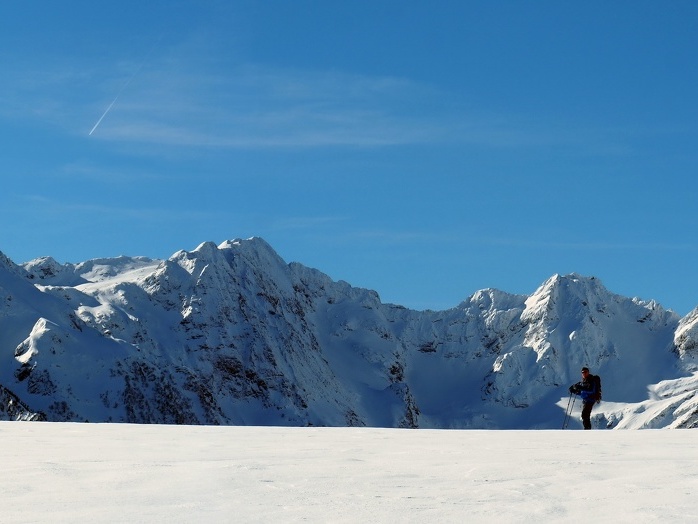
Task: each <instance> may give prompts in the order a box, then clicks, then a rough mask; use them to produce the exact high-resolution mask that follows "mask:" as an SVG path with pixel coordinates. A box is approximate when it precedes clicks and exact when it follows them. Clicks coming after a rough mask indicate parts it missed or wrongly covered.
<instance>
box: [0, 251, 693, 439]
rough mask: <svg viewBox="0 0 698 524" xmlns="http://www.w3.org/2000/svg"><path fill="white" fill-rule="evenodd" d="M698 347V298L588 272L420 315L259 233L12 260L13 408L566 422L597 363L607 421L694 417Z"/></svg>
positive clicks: (8, 292) (86, 416) (452, 424)
mask: <svg viewBox="0 0 698 524" xmlns="http://www.w3.org/2000/svg"><path fill="white" fill-rule="evenodd" d="M696 355H698V310H696V311H693V312H692V313H691V314H689V315H688V316H686V317H684V318H680V317H679V316H678V315H677V314H675V313H674V312H672V311H668V310H665V309H663V308H662V307H661V306H660V305H659V304H657V303H655V302H653V301H650V302H645V301H641V300H638V299H629V298H625V297H622V296H619V295H616V294H613V293H611V292H609V291H608V290H607V289H605V288H604V287H603V285H602V284H601V282H600V281H599V280H598V279H596V278H593V277H582V276H579V275H574V274H572V275H567V276H560V275H554V276H553V277H551V278H550V279H549V280H548V281H546V282H545V283H543V284H542V285H541V287H540V288H539V289H538V290H536V291H535V293H533V294H532V295H530V296H524V295H512V294H508V293H505V292H502V291H498V290H494V289H486V290H483V291H479V292H477V293H475V294H474V295H473V296H471V297H469V298H468V299H467V300H465V301H464V302H463V303H461V304H459V305H458V306H457V307H454V308H452V309H449V310H446V311H413V310H409V309H406V308H403V307H400V306H397V305H393V304H383V303H381V301H380V298H379V296H378V294H377V293H376V292H375V291H370V290H366V289H360V288H355V287H352V286H350V285H349V284H347V283H346V282H342V281H340V282H335V281H332V280H331V279H330V278H329V277H328V276H327V275H325V274H323V273H321V272H320V271H317V270H314V269H310V268H307V267H305V266H303V265H301V264H297V263H291V264H287V263H286V262H284V261H283V260H282V259H281V258H280V257H279V256H278V255H277V254H276V253H275V252H274V250H273V249H272V248H271V247H270V246H269V245H268V244H267V243H266V242H264V241H263V240H261V239H259V238H253V239H249V240H233V241H227V242H224V243H223V244H221V245H219V246H216V245H214V244H212V243H204V244H201V245H200V246H199V247H198V248H197V249H195V250H194V251H191V252H187V251H179V252H177V253H175V254H174V255H173V256H172V257H171V258H170V259H168V260H152V259H148V258H144V257H118V258H113V259H101V260H90V261H87V262H83V263H81V264H58V263H57V262H56V261H55V260H53V259H51V258H41V259H37V260H33V261H31V262H28V263H26V264H24V265H22V266H19V265H16V264H15V263H14V262H12V261H11V260H9V259H8V258H7V257H5V256H3V255H1V254H0V418H3V419H8V420H20V419H21V420H48V421H89V422H131V423H159V424H235V425H285V426H307V425H316V426H378V427H406V428H418V427H419V428H493V429H499V428H501V429H504V428H507V429H508V428H526V429H528V428H531V429H533V428H559V427H560V424H561V422H562V419H563V415H564V407H565V406H566V405H567V400H568V391H567V388H568V387H569V385H570V384H572V383H574V382H577V381H578V380H579V379H580V377H579V371H580V369H581V367H582V366H588V367H589V368H590V369H591V370H592V373H598V374H600V375H601V376H602V377H603V381H604V382H603V384H604V402H602V403H601V404H600V405H599V406H597V407H596V408H595V409H594V412H593V419H592V421H593V424H594V425H595V427H597V428H606V427H610V428H628V429H632V428H645V427H647V428H652V427H695V426H698V398H696V397H695V394H696V391H698V378H697V377H696V375H695V374H694V370H696V369H697V366H696V363H697V360H696ZM577 418H578V417H577ZM575 422H576V419H575V421H574V422H573V424H571V426H572V427H573V426H574V423H575Z"/></svg>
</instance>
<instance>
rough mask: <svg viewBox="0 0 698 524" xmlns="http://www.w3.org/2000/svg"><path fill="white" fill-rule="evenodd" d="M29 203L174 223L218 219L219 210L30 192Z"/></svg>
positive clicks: (57, 210) (49, 211) (62, 212)
mask: <svg viewBox="0 0 698 524" xmlns="http://www.w3.org/2000/svg"><path fill="white" fill-rule="evenodd" d="M25 201H26V202H27V205H28V206H32V205H34V206H41V209H42V212H43V213H44V214H45V215H48V216H51V215H55V216H58V217H61V220H65V217H66V216H70V215H73V214H76V215H81V216H86V217H90V216H93V217H99V218H100V219H104V218H110V219H117V220H122V219H134V220H139V221H142V220H147V221H149V222H162V223H166V224H172V223H176V222H181V221H186V220H193V219H197V220H202V219H208V220H210V219H214V218H216V213H212V212H209V211H197V210H191V209H189V210H181V209H164V208H157V207H147V208H144V207H128V206H118V205H108V204H99V203H93V202H87V203H84V202H75V201H68V200H57V199H53V198H49V197H46V196H43V195H28V196H26V197H25Z"/></svg>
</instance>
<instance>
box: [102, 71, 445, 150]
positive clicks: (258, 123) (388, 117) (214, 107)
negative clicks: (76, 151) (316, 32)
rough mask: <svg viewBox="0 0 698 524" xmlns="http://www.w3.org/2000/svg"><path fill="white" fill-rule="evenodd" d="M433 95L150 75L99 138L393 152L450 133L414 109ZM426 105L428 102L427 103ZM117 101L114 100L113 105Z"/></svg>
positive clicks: (389, 82)
mask: <svg viewBox="0 0 698 524" xmlns="http://www.w3.org/2000/svg"><path fill="white" fill-rule="evenodd" d="M423 91H425V90H424V89H423V88H421V87H420V86H416V85H413V84H410V83H409V82H407V81H403V80H399V79H391V78H375V79H371V78H367V77H361V76H353V75H345V74H341V73H333V72H327V73H308V72H302V71H282V70H278V71H271V70H264V69H261V68H258V67H247V68H244V67H243V68H240V69H239V70H238V71H236V72H235V73H233V74H228V75H226V76H225V77H218V78H217V77H211V76H209V75H201V76H199V77H198V78H191V77H187V78H182V79H181V81H178V80H177V79H176V78H173V76H172V75H171V74H170V73H169V72H166V71H160V72H157V71H150V72H149V73H147V74H145V73H144V74H143V79H142V80H141V82H135V81H134V82H133V83H132V85H131V86H129V89H128V90H124V91H123V92H119V93H118V94H117V97H118V100H117V103H113V105H112V103H110V105H109V106H107V107H108V108H107V112H108V115H106V116H105V115H104V113H102V115H101V116H100V115H97V116H96V117H95V118H96V119H97V118H100V119H103V120H104V121H100V125H99V128H98V129H94V128H93V130H94V131H95V132H94V136H95V138H100V139H103V140H117V141H122V142H134V143H139V142H141V143H149V144H159V145H165V146H192V147H201V146H205V147H219V148H269V147H323V146H368V147H370V146H385V145H396V144H409V143H421V142H427V141H434V140H438V139H439V138H440V136H439V135H442V134H444V133H445V132H446V130H445V129H444V122H443V121H440V120H439V118H438V117H435V116H434V115H428V116H423V117H419V118H416V117H414V116H412V115H411V112H410V110H409V109H410V108H409V104H410V103H412V104H414V103H417V104H419V103H424V102H425V100H424V98H425V94H424V93H423ZM420 99H421V102H420ZM112 102H113V101H112Z"/></svg>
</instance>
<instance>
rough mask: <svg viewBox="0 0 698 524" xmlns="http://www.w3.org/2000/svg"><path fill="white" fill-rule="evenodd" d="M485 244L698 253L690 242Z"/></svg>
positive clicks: (518, 241)
mask: <svg viewBox="0 0 698 524" xmlns="http://www.w3.org/2000/svg"><path fill="white" fill-rule="evenodd" d="M480 242H481V243H484V244H489V245H497V246H506V247H517V248H526V249H564V250H580V251H612V250H615V251H696V250H698V245H697V244H695V243H690V242H678V243H672V242H625V241H619V242H553V241H547V240H531V239H526V238H501V237H500V238H487V239H482V240H481V241H480Z"/></svg>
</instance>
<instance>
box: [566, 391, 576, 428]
mask: <svg viewBox="0 0 698 524" xmlns="http://www.w3.org/2000/svg"><path fill="white" fill-rule="evenodd" d="M576 401H577V394H576V393H575V394H574V396H573V395H572V393H570V398H569V400H568V401H567V410H566V411H565V419H564V420H563V421H562V429H566V428H567V426H568V424H569V422H570V418H571V417H572V411H573V410H574V403H575V402H576ZM570 403H571V404H572V405H571V406H570Z"/></svg>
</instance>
